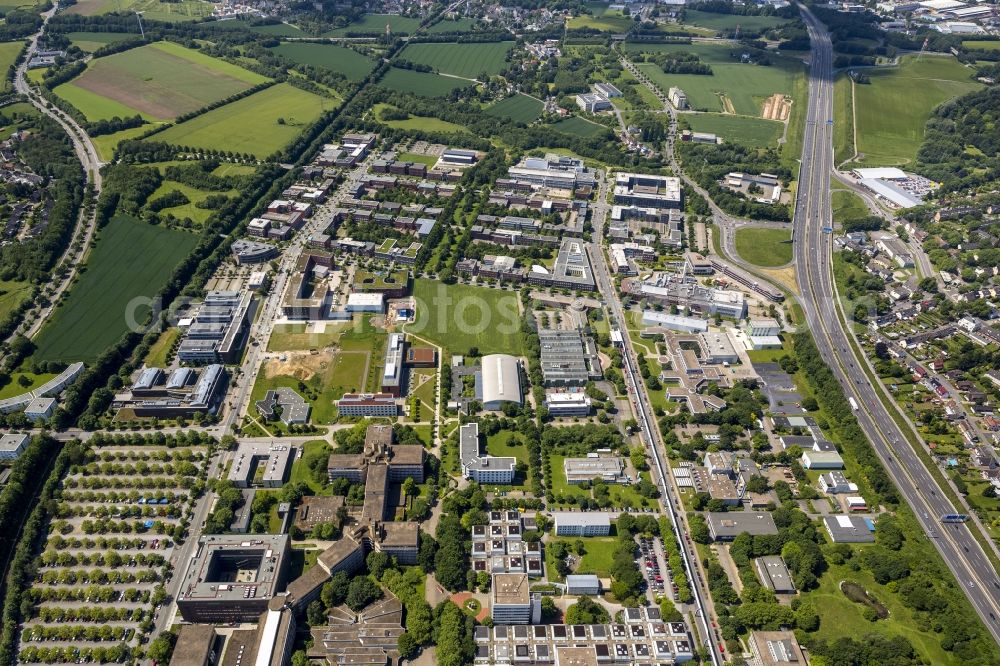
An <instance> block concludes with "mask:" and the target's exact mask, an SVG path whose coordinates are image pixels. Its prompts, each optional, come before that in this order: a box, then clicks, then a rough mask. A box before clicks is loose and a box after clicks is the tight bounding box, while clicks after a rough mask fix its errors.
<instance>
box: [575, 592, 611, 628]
mask: <svg viewBox="0 0 1000 666" xmlns="http://www.w3.org/2000/svg"><path fill="white" fill-rule="evenodd" d="M610 621H611V618H610V616H609V615H608V611H607V609H606V608H605V607H604V606H602V605H601V604H599V603H597V602H596V601H594V600H593V599H591V598H590V597H586V596H584V597H580V600H579V601H577V602H576V603H575V604H573V605H572V606H570V607H569V608H567V609H566V624H606V623H608V622H610Z"/></svg>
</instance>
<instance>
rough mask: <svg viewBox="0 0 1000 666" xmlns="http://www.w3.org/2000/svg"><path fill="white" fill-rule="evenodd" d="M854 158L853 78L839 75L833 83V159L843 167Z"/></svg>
mask: <svg viewBox="0 0 1000 666" xmlns="http://www.w3.org/2000/svg"><path fill="white" fill-rule="evenodd" d="M852 157H854V100H853V99H852V88H851V78H850V77H849V76H847V74H838V75H837V76H836V77H835V78H834V81H833V159H834V164H835V165H841V164H843V163H844V162H846V161H847V160H849V159H851V158H852Z"/></svg>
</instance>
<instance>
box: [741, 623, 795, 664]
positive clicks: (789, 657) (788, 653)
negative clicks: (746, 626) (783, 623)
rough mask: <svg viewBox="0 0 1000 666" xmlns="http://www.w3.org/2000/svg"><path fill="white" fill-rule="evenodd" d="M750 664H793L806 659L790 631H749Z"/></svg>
mask: <svg viewBox="0 0 1000 666" xmlns="http://www.w3.org/2000/svg"><path fill="white" fill-rule="evenodd" d="M747 642H748V643H749V644H750V654H751V655H752V657H751V660H750V662H749V664H750V666H786V665H789V666H794V665H798V664H803V665H804V664H807V663H808V660H807V659H806V657H805V655H804V654H803V653H802V648H800V647H799V642H798V641H797V640H795V634H794V633H792V632H791V631H751V632H750V640H749V641H747Z"/></svg>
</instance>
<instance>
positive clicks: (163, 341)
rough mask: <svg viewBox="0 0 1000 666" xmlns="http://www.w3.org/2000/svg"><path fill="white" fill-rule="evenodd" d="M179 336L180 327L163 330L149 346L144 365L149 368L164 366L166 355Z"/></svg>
mask: <svg viewBox="0 0 1000 666" xmlns="http://www.w3.org/2000/svg"><path fill="white" fill-rule="evenodd" d="M180 337H181V329H179V328H176V327H174V326H172V327H170V328H168V329H167V330H165V331H163V333H161V334H160V337H159V339H158V340H157V341H156V342H155V343H153V346H152V347H150V348H149V353H148V354H146V360H145V363H146V365H147V366H149V367H151V368H163V367H166V365H167V355H168V354H169V353H170V348H171V347H173V346H174V343H175V342H177V340H178V338H180Z"/></svg>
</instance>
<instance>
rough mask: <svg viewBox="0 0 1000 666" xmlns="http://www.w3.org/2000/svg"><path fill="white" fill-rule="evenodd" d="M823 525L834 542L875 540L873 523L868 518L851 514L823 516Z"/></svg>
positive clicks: (869, 541)
mask: <svg viewBox="0 0 1000 666" xmlns="http://www.w3.org/2000/svg"><path fill="white" fill-rule="evenodd" d="M823 527H824V528H826V533H827V534H829V535H830V539H831V540H832V541H833V542H834V543H872V542H873V541H875V534H874V532H875V523H873V522H872V521H871V519H869V518H862V517H860V516H851V515H837V516H824V517H823Z"/></svg>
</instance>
